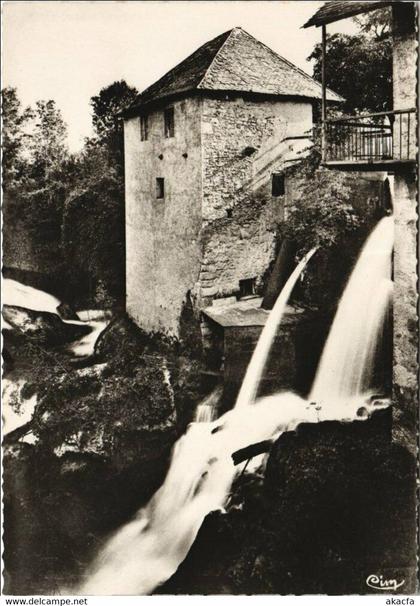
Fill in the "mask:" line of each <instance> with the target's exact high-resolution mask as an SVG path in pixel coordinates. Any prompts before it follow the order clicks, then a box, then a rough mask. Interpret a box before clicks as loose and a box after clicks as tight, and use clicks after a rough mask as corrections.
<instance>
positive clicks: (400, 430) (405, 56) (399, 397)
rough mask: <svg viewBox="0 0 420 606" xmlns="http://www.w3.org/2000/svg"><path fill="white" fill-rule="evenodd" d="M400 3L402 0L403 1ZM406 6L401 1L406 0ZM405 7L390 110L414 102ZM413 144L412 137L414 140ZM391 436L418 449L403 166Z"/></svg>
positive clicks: (409, 204)
mask: <svg viewBox="0 0 420 606" xmlns="http://www.w3.org/2000/svg"><path fill="white" fill-rule="evenodd" d="M401 4H403V3H401ZM404 4H405V3H404ZM408 4H411V3H407V6H398V7H393V9H394V10H393V19H394V27H393V30H394V33H393V36H394V40H393V42H394V47H393V83H394V108H395V109H408V108H410V107H415V106H416V83H417V79H416V74H417V69H416V62H417V42H416V34H415V32H414V31H413V28H411V30H412V31H410V27H409V26H410V22H409V20H408V19H407V17H408V16H409V15H407V13H406V11H407V10H409V7H408ZM413 144H414V141H413ZM393 205H394V218H395V244H394V364H393V368H394V376H393V384H394V403H395V406H394V417H395V422H394V435H395V437H396V439H398V440H399V441H400V442H403V443H404V444H405V445H407V446H409V447H411V449H412V450H413V451H415V448H416V428H417V422H416V416H417V407H418V398H417V393H416V390H417V370H418V368H417V347H418V318H417V256H416V251H417V239H418V228H417V221H418V215H417V183H416V171H415V169H414V168H412V169H411V170H410V168H408V167H407V166H405V167H403V168H401V169H398V170H396V172H395V177H394V195H393Z"/></svg>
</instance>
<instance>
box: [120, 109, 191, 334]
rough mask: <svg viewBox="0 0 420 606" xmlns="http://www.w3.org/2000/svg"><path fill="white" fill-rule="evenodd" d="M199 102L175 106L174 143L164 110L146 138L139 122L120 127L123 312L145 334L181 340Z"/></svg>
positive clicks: (152, 116) (151, 122) (188, 281)
mask: <svg viewBox="0 0 420 606" xmlns="http://www.w3.org/2000/svg"><path fill="white" fill-rule="evenodd" d="M200 103H201V102H200V100H199V99H198V98H192V99H186V100H181V101H177V102H175V103H173V104H172V106H173V107H174V118H175V136H174V137H171V138H165V136H164V117H163V108H162V109H161V110H159V111H154V112H152V113H150V114H149V116H148V131H149V132H148V140H147V141H141V140H140V119H139V118H132V119H130V120H128V121H126V123H125V130H124V135H125V167H126V169H125V171H126V243H127V244H126V245H127V252H126V255H127V261H126V266H127V312H128V314H129V315H130V316H131V317H132V318H133V319H134V320H135V321H136V323H137V324H138V325H139V326H140V327H142V328H144V329H145V330H147V331H149V332H165V333H167V334H170V335H173V336H178V334H179V318H180V315H181V311H182V309H183V305H184V304H185V299H186V294H187V292H188V291H189V290H192V289H193V287H194V284H195V282H196V281H197V279H198V274H199V269H200V257H201V248H200V242H199V233H200V229H201V124H200V114H201V106H200ZM183 154H187V157H184V156H183ZM159 156H163V157H162V158H160V157H159ZM158 177H159V178H164V180H165V197H164V198H163V199H157V198H156V178H158Z"/></svg>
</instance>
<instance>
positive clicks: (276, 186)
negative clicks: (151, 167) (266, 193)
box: [271, 173, 285, 198]
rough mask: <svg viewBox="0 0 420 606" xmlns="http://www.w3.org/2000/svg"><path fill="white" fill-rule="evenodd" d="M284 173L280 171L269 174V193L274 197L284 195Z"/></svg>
mask: <svg viewBox="0 0 420 606" xmlns="http://www.w3.org/2000/svg"><path fill="white" fill-rule="evenodd" d="M284 192H285V188H284V175H283V174H282V173H273V174H272V175H271V195H272V196H274V197H275V198H278V196H284Z"/></svg>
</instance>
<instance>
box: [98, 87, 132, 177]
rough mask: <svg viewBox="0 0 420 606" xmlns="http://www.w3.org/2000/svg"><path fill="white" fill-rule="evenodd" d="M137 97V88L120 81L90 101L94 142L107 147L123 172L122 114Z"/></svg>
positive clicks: (102, 90) (101, 91)
mask: <svg viewBox="0 0 420 606" xmlns="http://www.w3.org/2000/svg"><path fill="white" fill-rule="evenodd" d="M137 96H138V91H137V89H136V88H133V87H131V86H128V84H127V83H126V81H125V80H119V81H118V82H113V83H112V84H110V85H109V86H105V87H104V88H102V89H101V90H100V91H99V94H98V95H95V96H94V97H92V98H91V100H90V105H91V107H92V110H93V114H92V123H93V128H94V131H95V137H94V142H95V144H96V145H98V144H99V145H103V146H105V148H106V149H107V150H108V152H109V154H110V157H111V158H112V160H113V161H114V162H116V163H117V164H118V166H119V167H120V169H121V170H122V171H123V170H124V139H123V119H122V115H121V113H122V112H123V110H125V109H127V107H129V106H130V105H131V104H132V103H133V102H134V101H135V100H136V98H137ZM88 144H89V143H88Z"/></svg>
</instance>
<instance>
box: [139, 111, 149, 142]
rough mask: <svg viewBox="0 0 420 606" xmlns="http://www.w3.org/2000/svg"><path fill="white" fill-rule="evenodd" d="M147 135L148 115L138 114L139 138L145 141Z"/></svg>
mask: <svg viewBox="0 0 420 606" xmlns="http://www.w3.org/2000/svg"><path fill="white" fill-rule="evenodd" d="M148 136H149V124H148V116H140V140H141V141H147V139H148Z"/></svg>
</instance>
